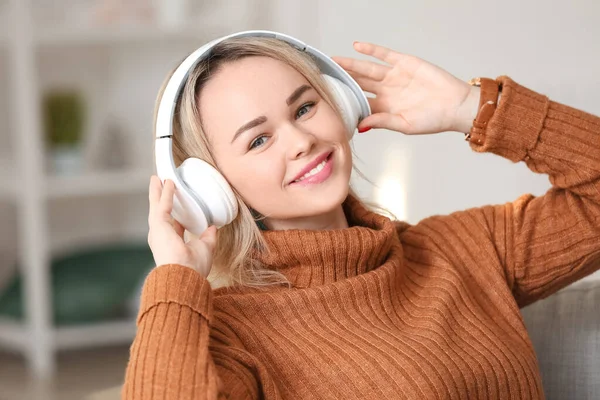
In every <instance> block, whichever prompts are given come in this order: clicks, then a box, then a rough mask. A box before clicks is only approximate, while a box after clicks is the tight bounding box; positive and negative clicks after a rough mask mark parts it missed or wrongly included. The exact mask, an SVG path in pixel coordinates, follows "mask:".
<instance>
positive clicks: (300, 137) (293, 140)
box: [282, 124, 317, 160]
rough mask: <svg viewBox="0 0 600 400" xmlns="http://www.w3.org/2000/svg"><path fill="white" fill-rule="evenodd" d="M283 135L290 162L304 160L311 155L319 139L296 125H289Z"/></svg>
mask: <svg viewBox="0 0 600 400" xmlns="http://www.w3.org/2000/svg"><path fill="white" fill-rule="evenodd" d="M282 133H283V137H284V138H285V144H286V148H287V149H288V150H287V155H288V158H289V159H290V160H295V159H298V158H302V157H303V156H305V155H307V154H309V153H310V152H311V150H312V149H313V147H314V146H315V144H316V142H317V138H316V137H315V136H314V135H313V134H312V133H310V132H308V131H306V130H303V129H301V128H299V127H298V126H296V125H294V124H288V125H287V126H286V128H285V131H284V132H282Z"/></svg>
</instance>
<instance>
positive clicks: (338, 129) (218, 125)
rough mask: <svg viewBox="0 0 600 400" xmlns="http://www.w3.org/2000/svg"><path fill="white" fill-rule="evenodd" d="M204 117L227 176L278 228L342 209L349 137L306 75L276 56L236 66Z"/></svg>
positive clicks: (215, 83)
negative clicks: (340, 207)
mask: <svg viewBox="0 0 600 400" xmlns="http://www.w3.org/2000/svg"><path fill="white" fill-rule="evenodd" d="M200 115H201V116H202V125H203V128H204V131H205V132H206V134H207V135H208V138H209V140H210V143H211V146H212V151H213V154H214V157H215V160H216V162H217V166H218V168H219V170H220V171H221V173H222V174H223V175H224V176H225V177H226V179H227V180H228V181H229V183H230V184H231V185H232V186H233V187H234V188H235V189H236V190H237V191H238V192H239V193H240V194H241V195H242V197H243V199H244V201H245V202H246V204H248V206H250V207H252V208H253V209H255V210H256V211H258V212H259V213H261V214H263V215H265V216H266V217H267V219H266V222H267V225H268V226H269V227H270V228H273V227H274V228H275V229H277V227H278V226H284V225H285V226H290V224H292V225H293V223H294V220H296V221H298V222H299V221H300V220H302V219H305V218H310V217H313V218H314V217H317V218H318V217H320V216H325V215H327V214H328V213H334V212H336V211H338V210H339V206H340V204H341V203H342V202H343V201H344V199H345V198H346V196H347V194H348V189H349V181H350V174H351V171H352V154H351V151H350V146H349V142H348V136H347V134H346V130H345V127H344V124H343V123H342V120H341V119H340V118H339V117H338V115H337V114H336V113H335V111H334V110H333V108H332V107H330V106H329V105H328V104H327V103H326V102H325V101H324V100H323V99H322V98H321V97H320V96H319V95H318V94H317V92H316V90H315V89H313V88H312V87H311V86H310V84H309V83H308V81H307V80H306V78H304V77H303V76H302V75H301V74H300V73H299V72H298V71H296V70H295V69H293V68H292V67H290V66H288V65H287V64H285V63H283V62H280V61H277V60H274V59H272V58H268V57H247V58H243V59H241V60H238V61H235V62H232V63H228V64H226V65H224V66H223V67H222V69H221V70H220V71H219V72H218V73H217V74H215V75H214V76H213V77H212V78H211V79H210V80H209V81H208V82H207V84H206V85H205V87H204V88H203V90H202V91H201V94H200Z"/></svg>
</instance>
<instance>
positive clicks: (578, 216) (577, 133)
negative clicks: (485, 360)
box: [451, 77, 600, 307]
mask: <svg viewBox="0 0 600 400" xmlns="http://www.w3.org/2000/svg"><path fill="white" fill-rule="evenodd" d="M500 79H501V80H502V82H503V92H502V98H501V101H500V104H499V106H498V108H497V109H496V111H495V113H494V115H493V116H492V118H491V120H490V121H489V123H488V127H487V129H486V131H485V133H484V135H483V136H482V137H481V143H471V147H472V149H473V150H474V151H477V152H491V153H494V154H497V155H500V156H502V157H505V158H507V159H509V160H511V161H513V162H519V161H524V162H525V163H526V164H527V166H528V167H529V169H530V170H531V171H533V172H536V173H543V174H547V175H548V176H549V179H550V182H551V184H552V187H551V188H550V189H549V190H548V192H546V193H545V194H544V195H543V196H539V197H534V196H532V195H524V196H521V197H520V198H519V199H517V200H516V201H515V202H513V203H508V204H504V205H498V206H488V207H483V208H477V209H472V210H468V211H466V212H463V213H457V214H456V215H454V216H451V219H453V220H454V226H456V227H461V228H458V229H463V232H462V234H463V235H464V236H470V240H471V243H470V245H469V247H470V249H471V250H468V251H471V253H472V249H473V248H479V249H480V251H482V252H484V253H487V254H488V255H489V256H490V257H497V259H498V260H499V262H498V265H499V266H500V268H501V269H503V270H502V271H499V272H500V273H501V274H502V275H503V278H504V279H506V281H507V282H508V284H509V286H510V289H511V291H512V293H513V295H514V297H515V299H516V300H517V303H518V305H519V306H520V307H523V306H525V305H527V304H530V303H532V302H534V301H536V300H538V299H541V298H544V297H547V296H549V295H550V294H552V293H554V292H556V291H558V290H559V289H561V288H563V287H565V286H567V285H569V284H570V283H572V282H574V281H576V280H578V279H581V278H583V277H585V276H586V275H589V274H591V273H592V272H594V271H595V270H598V269H600V118H599V117H597V116H594V115H590V114H588V113H585V112H583V111H579V110H576V109H574V108H571V107H568V106H565V105H562V104H559V103H556V102H554V101H550V100H549V99H548V98H547V97H546V96H543V95H541V94H538V93H536V92H534V91H532V90H529V89H527V88H525V87H523V86H521V85H519V84H517V83H515V82H514V81H512V80H511V79H510V78H508V77H501V78H500ZM486 243H489V244H490V248H489V249H488V250H487V251H486V249H485V247H486ZM490 264H492V263H490Z"/></svg>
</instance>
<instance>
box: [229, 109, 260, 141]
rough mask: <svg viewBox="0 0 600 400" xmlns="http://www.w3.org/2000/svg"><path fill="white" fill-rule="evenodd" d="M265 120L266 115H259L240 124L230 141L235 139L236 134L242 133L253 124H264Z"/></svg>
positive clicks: (252, 126) (253, 125)
mask: <svg viewBox="0 0 600 400" xmlns="http://www.w3.org/2000/svg"><path fill="white" fill-rule="evenodd" d="M265 122H267V117H265V116H264V115H261V116H260V117H258V118H254V119H253V120H252V121H250V122H247V123H245V124H244V125H242V126H240V128H239V129H238V130H237V131H235V135H233V139H231V143H233V142H234V141H235V139H237V138H238V136H240V135H241V134H242V133H244V132H245V131H247V130H248V129H252V128H254V127H255V126H258V125H260V124H264V123H265Z"/></svg>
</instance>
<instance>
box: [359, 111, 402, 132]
mask: <svg viewBox="0 0 600 400" xmlns="http://www.w3.org/2000/svg"><path fill="white" fill-rule="evenodd" d="M366 128H379V129H390V130H392V131H397V132H402V133H408V132H410V131H411V128H410V124H409V123H408V122H407V121H406V120H405V119H404V118H403V117H402V115H401V114H400V115H397V114H389V113H377V114H371V115H369V116H368V117H366V118H365V119H363V120H362V121H360V123H359V124H358V129H359V130H360V129H366Z"/></svg>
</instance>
